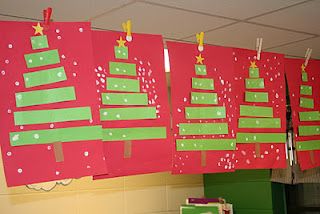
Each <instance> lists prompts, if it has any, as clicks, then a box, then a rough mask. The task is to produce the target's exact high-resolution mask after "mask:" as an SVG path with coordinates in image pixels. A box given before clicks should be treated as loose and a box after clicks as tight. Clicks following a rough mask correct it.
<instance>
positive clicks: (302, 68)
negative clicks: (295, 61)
mask: <svg viewBox="0 0 320 214" xmlns="http://www.w3.org/2000/svg"><path fill="white" fill-rule="evenodd" d="M301 71H302V72H306V66H305V65H304V63H302V65H301Z"/></svg>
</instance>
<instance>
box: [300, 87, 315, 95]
mask: <svg viewBox="0 0 320 214" xmlns="http://www.w3.org/2000/svg"><path fill="white" fill-rule="evenodd" d="M300 94H302V95H312V86H309V85H301V86H300Z"/></svg>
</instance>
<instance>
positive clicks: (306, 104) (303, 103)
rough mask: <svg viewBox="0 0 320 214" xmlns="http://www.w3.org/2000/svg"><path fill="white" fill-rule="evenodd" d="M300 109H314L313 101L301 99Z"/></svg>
mask: <svg viewBox="0 0 320 214" xmlns="http://www.w3.org/2000/svg"><path fill="white" fill-rule="evenodd" d="M300 107H301V108H310V109H312V108H314V102H313V99H310V98H305V97H300Z"/></svg>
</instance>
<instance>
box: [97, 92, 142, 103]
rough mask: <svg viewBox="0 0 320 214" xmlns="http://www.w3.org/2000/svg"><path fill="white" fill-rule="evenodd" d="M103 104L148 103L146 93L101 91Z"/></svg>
mask: <svg viewBox="0 0 320 214" xmlns="http://www.w3.org/2000/svg"><path fill="white" fill-rule="evenodd" d="M102 104H104V105H125V106H128V105H148V94H147V93H102Z"/></svg>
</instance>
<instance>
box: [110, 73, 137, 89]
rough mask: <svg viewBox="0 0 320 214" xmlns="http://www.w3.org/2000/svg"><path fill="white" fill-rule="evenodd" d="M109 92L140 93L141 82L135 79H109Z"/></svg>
mask: <svg viewBox="0 0 320 214" xmlns="http://www.w3.org/2000/svg"><path fill="white" fill-rule="evenodd" d="M107 90H110V91H126V92H140V82H139V80H134V79H125V78H111V77H108V78H107Z"/></svg>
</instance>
